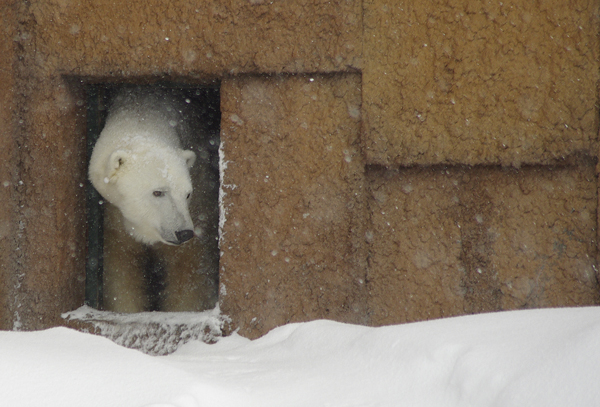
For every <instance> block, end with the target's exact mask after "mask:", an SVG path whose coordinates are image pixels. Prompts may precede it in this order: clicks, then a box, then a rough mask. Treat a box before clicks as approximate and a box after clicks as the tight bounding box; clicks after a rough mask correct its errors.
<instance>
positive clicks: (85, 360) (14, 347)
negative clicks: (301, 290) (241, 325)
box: [0, 307, 600, 407]
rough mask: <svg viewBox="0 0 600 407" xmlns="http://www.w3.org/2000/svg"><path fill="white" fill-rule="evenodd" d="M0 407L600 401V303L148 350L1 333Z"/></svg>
mask: <svg viewBox="0 0 600 407" xmlns="http://www.w3.org/2000/svg"><path fill="white" fill-rule="evenodd" d="M0 383H1V384H0V388H1V391H0V405H2V406H45V407H54V406H61V407H65V406H81V405H85V406H113V407H114V406H129V407H131V406H153V407H159V406H161V407H167V406H169V407H170V406H178V407H195V406H218V407H228V406H236V407H239V406H245V407H253V406H260V407H268V406H286V407H293V406H311V407H312V406H339V407H342V406H345V407H349V406H411V407H416V406H436V407H439V406H477V407H484V406H528V407H531V406H543V407H551V406H560V407H564V406H578V407H585V406H590V407H592V406H599V405H600V385H599V383H600V307H589V308H563V309H545V310H528V311H513V312H503V313H495V314H484V315H475V316H468V317H459V318H449V319H443V320H436V321H429V322H421V323H414V324H406V325H395V326H387V327H380V328H370V327H364V326H356V325H348V324H341V323H337V322H331V321H323V320H321V321H314V322H307V323H300V324H290V325H286V326H284V327H280V328H277V329H274V330H273V331H271V332H270V333H268V334H267V335H265V336H264V337H262V338H260V339H257V340H254V341H250V340H247V339H244V338H242V337H241V336H238V335H235V334H234V335H232V336H230V337H226V338H222V339H220V340H219V341H218V342H217V343H216V344H213V345H208V344H205V343H203V342H200V341H192V342H188V343H187V344H186V345H183V346H182V347H180V348H179V350H178V351H176V352H175V353H174V354H171V355H169V356H148V355H145V354H143V353H141V352H139V351H135V350H131V349H126V348H123V347H120V346H118V345H116V344H114V343H113V342H111V341H110V340H108V339H105V338H102V337H98V336H94V335H91V334H85V333H81V332H76V331H74V330H69V329H66V328H54V329H50V330H47V331H38V332H10V331H3V332H0Z"/></svg>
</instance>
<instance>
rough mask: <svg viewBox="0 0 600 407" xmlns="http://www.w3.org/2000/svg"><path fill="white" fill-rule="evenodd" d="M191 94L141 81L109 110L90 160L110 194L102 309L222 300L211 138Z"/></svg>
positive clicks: (192, 307)
mask: <svg viewBox="0 0 600 407" xmlns="http://www.w3.org/2000/svg"><path fill="white" fill-rule="evenodd" d="M186 102H188V103H186ZM189 102H190V100H189V99H186V98H184V97H183V95H182V94H181V93H179V92H175V91H167V90H155V91H150V90H148V89H144V88H134V89H125V90H123V91H121V92H119V93H118V95H117V96H116V97H115V98H114V100H113V103H112V105H111V107H110V109H109V113H108V116H107V119H106V124H105V126H104V129H103V130H102V132H101V133H100V136H99V138H98V141H97V142H96V144H95V146H94V149H93V152H92V156H91V158H90V164H89V178H90V181H91V182H92V184H93V185H94V187H95V188H96V190H97V191H98V192H99V193H100V195H102V197H103V198H104V199H105V200H106V201H107V202H108V204H107V205H106V207H105V211H104V267H103V269H104V270H103V280H104V285H103V292H104V298H103V308H104V309H107V310H111V311H117V312H140V311H154V310H163V311H200V310H203V309H207V308H211V307H213V306H214V304H215V302H216V285H217V278H218V277H217V274H218V248H217V239H216V235H217V232H216V224H217V219H218V213H217V209H216V208H217V205H216V199H217V194H218V183H217V180H216V179H217V178H216V173H215V171H214V170H213V168H212V167H211V160H210V148H209V142H211V141H212V142H213V144H214V139H212V140H211V139H210V135H209V134H207V131H206V130H205V129H202V126H201V122H200V121H199V120H196V119H197V118H196V117H195V116H194V115H193V109H192V107H191V106H190V103H189ZM194 224H196V225H194ZM186 242H187V243H186Z"/></svg>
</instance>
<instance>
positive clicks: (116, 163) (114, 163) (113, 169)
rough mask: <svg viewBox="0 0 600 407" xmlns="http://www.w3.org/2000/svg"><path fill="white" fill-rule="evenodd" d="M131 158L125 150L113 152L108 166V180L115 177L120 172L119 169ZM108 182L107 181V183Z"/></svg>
mask: <svg viewBox="0 0 600 407" xmlns="http://www.w3.org/2000/svg"><path fill="white" fill-rule="evenodd" d="M128 158H129V153H128V152H127V151H124V150H117V151H115V152H113V153H112V154H111V155H110V157H109V159H108V163H107V164H106V178H105V180H106V179H109V180H110V179H111V178H112V177H114V176H115V174H116V173H117V172H118V171H119V168H121V166H122V165H123V164H124V163H125V161H127V159H128ZM105 182H106V181H105Z"/></svg>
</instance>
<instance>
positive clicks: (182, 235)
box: [175, 229, 194, 244]
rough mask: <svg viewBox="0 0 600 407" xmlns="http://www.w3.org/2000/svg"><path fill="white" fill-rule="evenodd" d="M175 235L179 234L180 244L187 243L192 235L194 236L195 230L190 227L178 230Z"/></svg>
mask: <svg viewBox="0 0 600 407" xmlns="http://www.w3.org/2000/svg"><path fill="white" fill-rule="evenodd" d="M175 236H177V241H178V242H179V244H181V243H185V242H187V241H188V240H190V239H191V238H192V237H194V231H193V230H189V229H186V230H178V231H177V232H175Z"/></svg>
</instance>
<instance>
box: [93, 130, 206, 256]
mask: <svg viewBox="0 0 600 407" xmlns="http://www.w3.org/2000/svg"><path fill="white" fill-rule="evenodd" d="M195 159H196V155H195V153H194V152H193V151H191V150H183V149H179V148H174V147H171V146H157V145H156V144H155V143H147V142H143V141H142V142H137V143H133V147H131V148H126V149H118V150H116V151H113V152H112V153H111V154H110V155H109V156H108V157H107V159H106V160H105V162H104V165H103V166H98V165H96V166H91V167H90V178H91V180H92V183H93V184H94V186H95V187H96V189H97V190H98V192H100V194H101V195H102V196H103V197H104V198H105V199H106V200H108V201H109V202H110V203H112V204H113V205H115V206H117V207H118V208H119V209H120V210H121V213H122V214H123V218H124V220H125V222H124V223H125V228H126V230H127V231H128V232H129V234H131V236H133V237H134V238H135V239H136V240H137V241H140V242H143V243H146V244H154V243H158V242H162V243H165V244H169V245H179V244H182V243H184V242H186V241H188V240H190V239H191V238H192V237H193V236H194V232H193V229H194V225H193V223H192V219H191V217H190V213H189V208H188V203H189V200H190V198H191V194H192V182H191V179H190V173H189V168H190V167H191V166H192V165H193V163H194V161H195ZM99 171H101V172H102V174H99V173H98V172H99Z"/></svg>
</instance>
